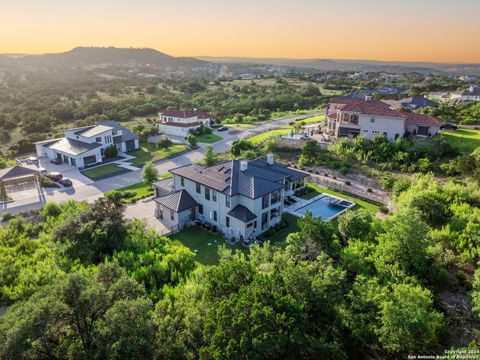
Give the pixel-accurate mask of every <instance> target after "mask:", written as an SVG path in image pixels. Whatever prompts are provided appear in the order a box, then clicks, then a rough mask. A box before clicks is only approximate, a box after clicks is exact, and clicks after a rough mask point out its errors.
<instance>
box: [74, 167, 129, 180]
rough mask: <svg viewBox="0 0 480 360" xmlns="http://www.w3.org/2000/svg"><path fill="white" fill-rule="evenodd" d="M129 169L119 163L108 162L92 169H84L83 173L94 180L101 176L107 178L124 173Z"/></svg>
mask: <svg viewBox="0 0 480 360" xmlns="http://www.w3.org/2000/svg"><path fill="white" fill-rule="evenodd" d="M125 171H128V170H126V169H124V168H122V167H120V166H118V165H115V164H108V165H103V166H99V167H95V168H91V169H86V170H83V171H82V173H83V175H85V176H88V177H89V178H90V179H92V180H98V179H100V178H105V177H107V176H115V175H117V174H121V173H124V172H125Z"/></svg>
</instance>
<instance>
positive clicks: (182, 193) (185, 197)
mask: <svg viewBox="0 0 480 360" xmlns="http://www.w3.org/2000/svg"><path fill="white" fill-rule="evenodd" d="M154 200H155V201H156V202H157V203H159V204H161V205H163V206H165V207H167V208H169V209H171V210H173V211H175V212H177V213H178V212H182V211H185V210H188V209H191V208H193V207H195V206H197V205H198V204H197V202H196V201H195V199H194V198H193V197H191V196H190V194H189V193H188V192H187V191H186V190H179V191H175V192H173V193H171V194H167V195H163V196H159V197H157V198H155V199H154Z"/></svg>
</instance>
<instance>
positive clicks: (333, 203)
mask: <svg viewBox="0 0 480 360" xmlns="http://www.w3.org/2000/svg"><path fill="white" fill-rule="evenodd" d="M353 206H355V203H354V202H353V201H348V200H344V199H340V198H337V197H335V196H331V195H327V194H322V195H319V196H317V197H315V198H314V199H312V201H311V202H309V203H308V204H306V205H304V206H302V207H300V208H297V209H295V211H294V212H295V213H296V214H297V215H299V216H303V215H305V213H306V212H307V211H309V212H311V213H312V215H313V217H320V218H321V219H322V220H323V221H330V220H332V219H334V218H335V217H337V216H338V215H340V214H341V213H343V212H345V211H347V210H348V209H350V208H352V207H353Z"/></svg>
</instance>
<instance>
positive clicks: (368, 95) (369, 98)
mask: <svg viewBox="0 0 480 360" xmlns="http://www.w3.org/2000/svg"><path fill="white" fill-rule="evenodd" d="M372 99H373V96H372V94H366V95H365V100H366V101H369V100H372Z"/></svg>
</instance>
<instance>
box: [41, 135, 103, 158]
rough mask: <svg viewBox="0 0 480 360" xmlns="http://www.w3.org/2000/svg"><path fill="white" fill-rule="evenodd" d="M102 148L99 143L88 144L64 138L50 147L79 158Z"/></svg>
mask: <svg viewBox="0 0 480 360" xmlns="http://www.w3.org/2000/svg"><path fill="white" fill-rule="evenodd" d="M100 146H102V145H101V144H99V143H91V144H89V143H86V142H83V141H79V140H74V139H69V138H62V139H60V140H59V141H57V142H55V143H53V144H50V145H48V147H49V148H50V149H53V150H57V151H61V152H64V153H66V154H69V155H73V156H77V155H80V154H82V153H84V152H86V151H90V150H93V149H96V148H98V147H100Z"/></svg>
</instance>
